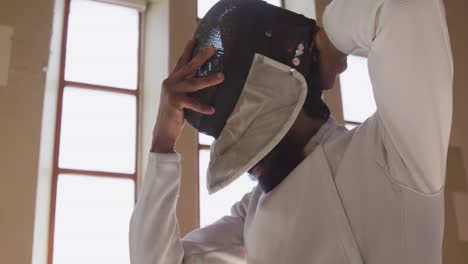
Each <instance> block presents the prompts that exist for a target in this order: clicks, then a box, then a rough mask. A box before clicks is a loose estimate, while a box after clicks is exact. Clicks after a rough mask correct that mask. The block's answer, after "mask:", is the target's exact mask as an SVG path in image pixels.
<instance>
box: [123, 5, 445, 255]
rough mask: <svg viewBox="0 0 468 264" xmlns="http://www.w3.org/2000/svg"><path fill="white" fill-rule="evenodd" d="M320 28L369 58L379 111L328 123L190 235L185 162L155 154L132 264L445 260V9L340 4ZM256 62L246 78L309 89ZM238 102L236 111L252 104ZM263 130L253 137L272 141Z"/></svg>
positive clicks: (134, 231) (134, 229) (134, 226)
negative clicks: (298, 152)
mask: <svg viewBox="0 0 468 264" xmlns="http://www.w3.org/2000/svg"><path fill="white" fill-rule="evenodd" d="M323 21H324V29H325V31H326V33H327V35H328V37H329V39H330V41H331V42H332V43H333V44H334V45H335V46H336V47H337V48H338V49H339V50H340V51H342V52H344V53H347V54H353V53H359V54H366V55H367V56H368V63H369V73H370V77H371V82H372V86H373V90H374V95H375V100H376V104H377V112H376V113H375V114H374V115H373V116H371V117H370V118H369V119H367V120H366V121H365V122H364V123H363V124H362V125H361V126H359V127H358V128H355V129H353V130H351V131H348V130H346V129H345V128H344V127H342V126H340V125H338V124H337V123H336V122H335V121H334V120H333V118H330V119H329V120H328V121H327V122H326V123H325V124H324V125H323V126H322V127H321V128H320V130H319V131H318V133H317V134H316V135H315V136H314V137H313V138H312V139H311V140H310V141H309V142H308V143H307V145H306V146H304V153H305V154H306V157H305V159H304V160H303V161H302V162H301V163H300V164H299V165H298V166H297V167H296V168H295V169H294V170H293V171H292V172H291V173H290V174H289V175H288V176H287V177H286V179H285V180H284V181H283V182H282V183H281V184H279V185H278V186H276V187H275V188H274V189H273V190H272V191H270V192H268V193H264V192H263V191H262V190H261V188H258V187H257V188H255V189H254V190H253V191H252V192H250V193H248V194H246V195H245V196H244V198H243V199H242V200H241V201H239V202H238V203H236V204H235V205H233V207H232V210H231V215H229V216H225V217H223V218H222V219H220V220H219V221H217V222H215V223H213V224H212V225H209V226H207V227H204V228H202V229H198V230H195V231H193V232H191V233H189V234H188V235H187V236H186V237H184V238H180V236H179V233H178V226H177V219H176V201H177V196H178V190H179V184H180V156H179V154H158V153H151V154H150V157H149V163H148V167H147V171H146V176H145V178H144V182H143V184H142V189H141V192H140V194H139V199H138V202H137V204H136V207H135V211H134V213H133V215H132V219H131V223H130V256H131V262H132V263H133V264H150V263H151V264H154V263H162V264H172V263H175V264H179V263H186V264H195V263H204V264H211V263H249V264H260V263H280V264H282V263H285V264H286V263H288V264H289V263H327V264H328V263H367V264H372V263H375V264H387V263H388V264H390V263H391V264H394V263H408V264H409V263H411V264H416V263H421V264H422V263H424V264H440V263H441V262H442V238H443V228H444V223H443V221H444V200H443V199H444V194H443V190H444V184H445V169H446V158H447V149H448V142H449V135H450V127H451V114H452V75H453V66H452V65H453V63H452V57H451V50H450V43H449V38H448V31H447V26H446V21H445V11H444V6H443V2H442V0H412V1H409V0H334V1H333V2H332V3H331V4H330V5H329V6H328V7H327V9H326V11H325V14H324V17H323ZM259 57H261V56H260V55H257V56H256V58H255V59H254V62H253V63H252V67H251V70H250V72H251V73H252V72H255V71H262V72H263V73H264V74H262V75H258V74H257V75H251V76H252V77H251V78H250V77H249V78H250V79H249V80H248V83H249V81H250V83H258V82H256V80H259V79H261V78H269V79H271V80H272V81H274V82H286V81H288V80H285V77H284V76H286V74H289V75H288V76H290V77H288V78H290V79H289V81H288V82H289V83H290V84H291V83H293V84H292V85H293V86H295V87H301V85H303V83H304V80H303V79H302V78H301V76H293V75H291V74H290V72H289V68H288V67H286V66H284V65H281V64H279V63H276V62H274V61H273V62H272V61H269V59H268V58H259ZM282 72H283V73H284V76H283V75H282V74H281V73H282ZM268 73H269V74H268ZM282 76H283V77H282ZM246 87H247V88H248V86H246ZM297 91H298V92H297V97H299V98H300V97H301V96H303V95H302V92H301V90H300V89H298V90H297ZM242 96H243V95H241V97H240V99H239V103H238V105H237V106H236V109H237V110H235V111H234V113H239V115H240V114H245V113H244V112H242V109H244V108H243V107H242V106H243V104H245V105H246V106H249V105H250V104H251V103H249V102H250V101H249V100H248V98H242ZM271 96H274V95H271ZM297 100H301V99H297ZM295 106H296V104H295V103H294V102H292V103H291V104H289V105H287V106H285V107H284V108H285V109H289V110H288V111H289V113H294V109H295V108H294V107H295ZM288 107H289V108H288ZM272 115H274V112H273V114H272ZM261 117H262V118H266V119H263V120H272V122H274V116H268V115H267V116H266V117H265V116H264V115H261ZM268 118H269V119H268ZM233 120H234V121H232V122H235V120H238V119H236V118H233ZM237 122H239V123H240V124H241V126H243V125H242V122H241V121H237ZM234 124H235V123H234ZM234 124H232V125H234ZM265 124H266V125H267V122H266V123H265ZM244 125H245V126H247V125H248V124H244ZM258 131H260V130H258ZM263 133H264V134H263V135H262V134H260V135H257V137H261V136H265V135H266V136H271V135H268V130H263ZM245 140H247V139H245ZM251 140H252V141H254V140H256V138H255V133H252V139H251ZM248 143H249V142H248V140H247V141H244V144H248ZM215 158H216V157H215ZM234 165H236V164H234Z"/></svg>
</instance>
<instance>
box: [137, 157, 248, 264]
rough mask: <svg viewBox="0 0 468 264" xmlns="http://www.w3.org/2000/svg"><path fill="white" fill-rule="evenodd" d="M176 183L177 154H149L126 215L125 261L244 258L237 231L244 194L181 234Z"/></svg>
mask: <svg viewBox="0 0 468 264" xmlns="http://www.w3.org/2000/svg"><path fill="white" fill-rule="evenodd" d="M179 184H180V155H179V154H157V153H150V156H149V161H148V167H147V170H146V175H145V178H144V180H143V184H142V187H141V191H140V194H139V198H138V202H137V204H136V206H135V209H134V211H133V214H132V217H131V220H130V234H129V236H130V237H129V238H130V262H131V263H132V264H159V263H160V264H180V263H186V264H192V263H205V264H211V263H243V262H242V261H243V235H242V234H243V226H244V224H243V223H244V217H245V206H246V203H247V202H248V200H249V195H246V196H245V197H244V199H242V201H240V202H238V203H237V204H235V205H234V206H233V208H232V215H231V216H226V217H224V218H222V219H221V220H219V221H218V222H216V223H214V224H213V225H211V226H208V227H206V228H203V229H199V230H196V231H194V232H192V233H191V234H189V235H188V236H187V238H185V239H181V238H180V236H179V229H178V224H177V218H176V203H177V197H178V192H179ZM205 260H206V261H205ZM219 260H221V261H219ZM224 260H229V261H230V262H228V261H225V262H223V261H224ZM231 260H233V261H231Z"/></svg>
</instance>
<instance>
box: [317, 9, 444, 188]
mask: <svg viewBox="0 0 468 264" xmlns="http://www.w3.org/2000/svg"><path fill="white" fill-rule="evenodd" d="M323 20H324V27H325V30H326V32H327V35H328V36H329V38H330V40H331V41H332V43H333V44H334V45H335V46H336V47H337V48H338V49H340V50H341V51H342V52H345V53H347V54H351V53H359V54H368V63H369V73H370V78H371V82H372V86H373V90H374V95H375V100H376V104H377V113H376V115H375V118H377V119H378V121H379V122H380V123H381V127H382V128H383V129H382V134H383V135H382V137H383V141H384V144H385V146H386V148H387V150H388V154H389V155H390V157H389V166H390V171H391V172H392V177H393V179H394V180H395V181H397V182H398V183H400V184H402V185H404V186H406V187H409V188H411V189H414V190H416V191H418V192H423V193H432V192H437V191H439V190H440V189H441V188H442V187H443V185H444V183H445V167H446V165H445V164H446V157H447V149H448V143H449V137H450V128H451V119H452V78H453V63H452V54H451V49H450V42H449V37H448V30H447V25H446V20H445V9H444V5H443V2H442V0H334V1H333V2H332V3H331V4H330V5H329V6H328V7H327V9H326V11H325V13H324V19H323ZM401 172H407V173H401Z"/></svg>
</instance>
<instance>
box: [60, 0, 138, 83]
mask: <svg viewBox="0 0 468 264" xmlns="http://www.w3.org/2000/svg"><path fill="white" fill-rule="evenodd" d="M138 31H139V17H138V12H137V11H136V10H135V9H131V8H126V7H121V6H116V5H110V4H105V3H99V2H95V1H87V0H73V1H72V2H71V6H70V18H69V25H68V40H67V51H66V52H67V56H66V59H67V60H66V66H65V79H66V80H68V81H75V82H82V83H91V84H97V85H104V86H113V87H119V88H127V89H136V88H137V79H138V78H137V77H138V75H137V71H138V35H139V33H138Z"/></svg>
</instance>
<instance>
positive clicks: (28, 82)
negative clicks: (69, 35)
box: [0, 0, 54, 264]
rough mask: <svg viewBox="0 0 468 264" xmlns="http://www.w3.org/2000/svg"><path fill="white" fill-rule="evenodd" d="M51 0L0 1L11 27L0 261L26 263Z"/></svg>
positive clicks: (1, 140)
mask: <svg viewBox="0 0 468 264" xmlns="http://www.w3.org/2000/svg"><path fill="white" fill-rule="evenodd" d="M53 2H54V1H53V0H34V1H28V2H27V5H26V3H25V2H24V1H17V0H2V1H1V2H0V24H3V25H8V26H11V27H13V28H14V40H13V50H12V58H11V69H10V72H9V85H8V86H7V87H6V88H3V89H1V88H0V121H1V129H0V149H1V150H0V262H1V263H14V264H23V263H31V257H32V245H33V227H34V212H35V204H36V199H35V198H36V183H37V174H38V166H39V165H38V164H39V151H40V148H39V146H40V135H41V120H42V111H43V100H44V91H45V80H46V74H45V71H44V67H45V66H47V62H48V58H49V48H50V46H49V41H50V36H51V32H52V16H53Z"/></svg>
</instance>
